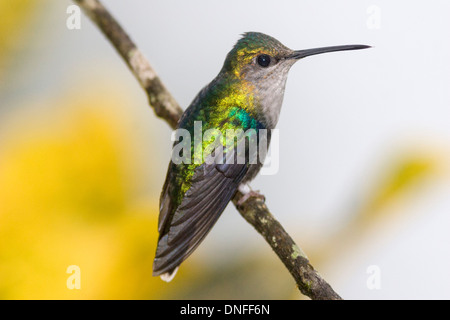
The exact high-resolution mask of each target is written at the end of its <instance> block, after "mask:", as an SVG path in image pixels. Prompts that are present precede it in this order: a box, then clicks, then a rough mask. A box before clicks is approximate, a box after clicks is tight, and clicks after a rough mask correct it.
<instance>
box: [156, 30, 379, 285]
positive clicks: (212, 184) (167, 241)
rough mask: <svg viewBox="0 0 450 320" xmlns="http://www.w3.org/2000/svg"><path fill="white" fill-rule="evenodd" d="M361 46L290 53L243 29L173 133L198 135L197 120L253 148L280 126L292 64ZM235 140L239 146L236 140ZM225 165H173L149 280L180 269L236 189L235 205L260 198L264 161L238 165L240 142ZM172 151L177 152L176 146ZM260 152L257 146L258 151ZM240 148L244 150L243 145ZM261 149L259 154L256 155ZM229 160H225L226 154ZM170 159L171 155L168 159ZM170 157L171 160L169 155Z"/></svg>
mask: <svg viewBox="0 0 450 320" xmlns="http://www.w3.org/2000/svg"><path fill="white" fill-rule="evenodd" d="M366 48H370V46H366V45H343V46H331V47H321V48H314V49H307V50H291V49H289V48H288V47H286V46H285V45H283V44H282V43H281V42H279V41H278V40H276V39H275V38H273V37H271V36H269V35H266V34H263V33H259V32H247V33H244V34H243V35H242V38H241V39H239V40H238V41H237V43H236V44H235V45H234V47H233V48H232V50H231V51H230V52H229V53H228V54H227V56H226V58H225V62H224V64H223V67H222V69H221V70H220V72H219V74H218V75H217V76H216V77H215V78H214V79H213V80H212V81H211V82H210V83H209V84H208V85H207V86H205V87H204V88H203V89H202V90H201V91H200V92H199V93H198V94H197V96H196V97H195V98H194V100H193V101H192V103H191V104H190V105H189V107H188V108H187V109H186V110H185V111H184V113H183V115H182V116H181V118H180V121H179V122H178V126H177V129H183V130H187V132H189V134H191V135H193V134H195V132H194V131H195V130H194V129H195V125H196V124H198V123H199V122H200V123H201V125H202V126H201V132H202V133H205V132H206V130H208V129H214V130H218V131H219V133H221V134H222V135H223V136H225V134H226V131H227V130H230V129H241V130H242V131H245V132H247V131H248V130H250V131H249V132H251V133H252V134H250V135H253V136H252V137H250V135H249V136H247V138H246V139H250V138H254V139H253V141H256V143H257V144H259V143H261V141H260V138H259V135H258V132H260V131H261V130H266V131H267V141H266V143H267V144H269V143H270V136H271V135H270V130H271V129H274V128H275V127H276V125H277V122H278V118H279V115H280V111H281V105H282V102H283V97H284V91H285V86H286V80H287V75H288V71H289V70H290V68H291V67H292V66H293V65H294V64H295V62H297V61H299V60H301V59H303V58H305V57H308V56H311V55H316V54H321V53H326V52H333V51H343V50H357V49H366ZM238 141H241V143H242V141H244V139H240V140H238ZM183 142H184V143H185V144H186V143H187V148H188V149H190V150H189V151H191V152H192V153H191V157H192V156H193V154H194V155H195V154H198V153H199V152H200V153H201V152H202V151H204V150H205V148H207V147H208V146H209V145H208V141H207V142H206V143H205V142H204V141H203V142H202V143H200V144H197V145H196V144H195V143H194V141H192V140H191V141H189V140H187V141H184V139H183V141H181V142H178V143H183ZM216 142H218V143H219V144H222V146H223V147H224V149H223V150H224V154H223V155H221V156H219V157H218V158H221V157H222V160H224V159H226V160H227V161H206V159H201V157H200V161H193V162H192V161H191V162H188V163H184V162H181V163H175V162H174V161H171V162H170V163H169V167H168V170H167V176H166V180H165V183H164V186H163V188H162V192H161V196H160V215H159V221H158V232H159V238H158V245H157V249H156V254H155V259H154V262H153V276H160V277H161V279H162V280H164V281H167V282H169V281H171V280H172V279H173V277H174V276H175V273H176V272H177V270H178V267H179V265H180V264H181V263H182V262H183V261H184V260H185V259H186V258H187V257H188V256H189V255H191V254H192V252H193V251H194V250H195V249H196V248H197V247H198V246H199V245H200V243H201V242H202V241H203V239H204V238H205V236H206V235H207V234H208V232H209V231H210V230H211V229H212V227H213V226H214V224H215V223H216V221H217V220H218V218H219V217H220V215H221V214H222V212H223V211H224V210H225V207H226V206H227V205H228V203H229V202H230V200H231V199H232V198H233V196H234V195H235V193H236V192H237V190H240V191H241V192H243V193H244V197H242V199H241V201H240V204H242V203H243V202H245V201H247V199H248V197H249V196H253V195H258V193H257V192H254V191H252V190H251V188H249V185H248V184H249V182H250V181H251V180H252V179H254V178H255V176H256V175H257V174H258V172H259V171H260V169H261V167H262V165H263V163H264V156H262V157H258V158H257V159H258V160H257V161H256V162H255V161H249V157H246V158H245V161H240V162H239V161H236V154H237V152H234V151H236V149H237V148H238V145H237V144H238V143H234V144H228V143H227V144H226V145H225V142H224V141H223V139H222V140H220V139H218V140H217V141H216ZM175 145H177V142H175V143H174V148H173V152H179V149H176V148H175ZM256 150H258V149H256ZM245 151H247V152H248V151H249V148H248V147H245ZM256 152H259V151H256ZM230 155H231V157H232V160H234V161H228V160H229V157H230ZM173 156H174V155H173ZM172 159H173V158H172Z"/></svg>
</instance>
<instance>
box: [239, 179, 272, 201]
mask: <svg viewBox="0 0 450 320" xmlns="http://www.w3.org/2000/svg"><path fill="white" fill-rule="evenodd" d="M238 190H239V191H240V192H242V193H243V194H244V195H243V196H242V198H240V199H239V201H238V203H237V205H238V206H241V205H243V204H244V203H245V202H246V201H247V200H248V199H250V198H257V199H261V200H262V201H263V202H265V201H266V197H265V196H264V195H262V194H261V193H259V190H252V189H251V188H250V186H249V185H248V184H241V185H240V186H239V188H238Z"/></svg>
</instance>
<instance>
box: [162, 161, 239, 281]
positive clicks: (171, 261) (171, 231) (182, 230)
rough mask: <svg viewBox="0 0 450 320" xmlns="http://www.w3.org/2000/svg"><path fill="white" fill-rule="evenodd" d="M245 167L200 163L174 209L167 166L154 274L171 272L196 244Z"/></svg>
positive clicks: (220, 209) (234, 187)
mask: <svg viewBox="0 0 450 320" xmlns="http://www.w3.org/2000/svg"><path fill="white" fill-rule="evenodd" d="M247 170H248V165H247V164H236V163H234V164H226V163H225V164H216V163H214V164H206V163H204V164H202V165H201V166H199V167H198V168H197V169H196V170H195V172H194V176H193V178H192V182H191V187H190V189H189V190H188V191H187V192H186V194H185V196H184V198H183V200H182V202H181V204H180V205H179V206H178V208H176V209H174V208H172V202H171V200H170V197H169V193H170V192H169V189H170V182H168V181H169V180H170V177H169V176H170V173H171V172H170V167H169V174H168V177H167V180H166V183H165V185H164V189H163V193H162V196H161V210H160V211H161V216H160V225H159V231H160V238H159V241H158V247H157V250H156V256H155V260H154V262H153V275H154V276H157V275H161V274H164V273H172V272H173V271H174V270H175V269H176V268H177V267H178V266H179V265H180V264H181V262H183V261H184V260H185V259H186V258H187V257H188V256H189V255H190V254H191V253H192V252H193V251H194V250H195V249H196V248H197V247H198V245H199V244H200V243H201V241H202V240H203V239H204V238H205V236H206V235H207V234H208V232H209V231H210V230H211V228H212V227H213V226H214V224H215V223H216V221H217V219H218V218H219V216H220V215H221V214H222V212H223V211H224V210H225V207H226V206H227V205H228V203H229V202H230V200H231V198H232V197H233V196H234V194H235V192H236V190H237V188H238V186H239V184H240V182H241V180H242V179H243V177H244V176H245V174H246V172H247ZM173 211H175V212H174V214H173V215H171V214H170V212H173Z"/></svg>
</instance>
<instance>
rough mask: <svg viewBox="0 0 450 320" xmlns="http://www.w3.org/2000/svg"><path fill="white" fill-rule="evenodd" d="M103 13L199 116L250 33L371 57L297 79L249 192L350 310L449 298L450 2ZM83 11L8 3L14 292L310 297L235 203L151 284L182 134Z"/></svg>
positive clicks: (111, 2)
mask: <svg viewBox="0 0 450 320" xmlns="http://www.w3.org/2000/svg"><path fill="white" fill-rule="evenodd" d="M103 3H104V5H105V6H106V7H107V8H108V9H109V10H110V11H111V13H112V14H113V15H114V16H115V17H116V19H117V20H118V21H119V22H120V23H121V24H122V26H123V27H124V28H125V30H126V31H127V32H128V33H129V34H130V36H131V37H132V38H133V40H134V41H135V42H136V44H137V45H138V47H139V48H140V49H141V50H142V51H143V52H144V54H145V55H146V57H147V58H148V59H149V61H150V63H151V64H152V66H153V67H154V68H155V70H156V71H157V72H158V74H159V76H160V77H161V79H162V80H163V82H164V83H165V84H166V86H167V88H168V89H169V90H170V91H171V92H172V94H173V95H174V96H175V98H176V99H177V101H178V102H179V103H180V104H181V106H183V108H186V107H187V106H188V105H189V103H190V102H191V100H192V99H193V98H194V96H195V95H196V94H197V92H198V91H199V90H200V89H201V88H202V87H203V86H204V85H206V84H207V83H208V82H209V81H211V80H212V79H213V78H214V76H215V75H216V74H217V73H218V72H219V70H220V68H221V66H222V63H223V60H224V58H225V55H226V53H227V52H228V51H229V50H230V49H231V47H232V46H233V44H234V43H235V42H236V41H237V39H238V38H239V37H240V34H242V33H243V32H246V31H260V32H264V33H267V34H270V35H272V36H274V37H276V38H277V39H279V40H280V41H281V42H283V43H284V44H285V45H287V46H288V47H290V48H292V49H306V48H313V47H319V46H329V45H341V44H353V43H361V44H368V45H372V46H373V47H374V48H372V49H370V50H364V51H353V52H340V53H333V54H326V55H320V56H314V57H310V58H307V59H305V60H302V61H301V62H299V63H297V65H295V66H294V67H293V68H292V70H291V72H290V75H289V79H288V83H287V87H286V95H285V99H284V105H283V110H282V113H281V117H280V122H279V124H278V128H279V130H280V168H279V171H278V173H277V174H275V175H267V176H260V177H258V178H257V179H256V180H255V181H254V182H253V183H252V188H253V189H255V190H260V191H261V193H263V194H264V195H265V196H266V199H267V204H268V206H269V208H270V210H271V211H272V213H273V214H274V215H275V216H276V217H277V218H278V219H279V221H280V222H281V223H282V224H283V225H284V226H285V228H286V229H287V231H288V232H289V233H290V234H291V236H292V237H293V238H294V239H295V241H296V242H297V243H298V244H299V246H300V247H302V249H303V250H304V251H305V252H306V253H307V255H308V257H309V258H310V260H311V262H312V264H313V265H314V266H315V268H316V269H317V270H318V271H319V273H321V274H322V276H323V277H324V278H325V279H326V280H327V281H328V282H329V283H330V284H331V285H332V286H333V288H334V289H335V290H336V291H337V292H338V293H339V294H340V295H341V296H342V297H343V298H346V299H449V298H450V294H449V290H448V288H449V285H450V273H449V272H448V270H450V254H449V250H448V244H449V243H450V232H448V229H449V226H450V170H449V169H450V168H449V166H450V165H449V164H450V90H449V87H450V61H449V59H448V57H449V56H450V43H449V41H448V30H450V21H449V19H448V14H447V13H448V12H449V11H450V3H449V2H448V1H445V0H440V1H439V0H436V1H433V2H430V1H427V2H426V1H423V0H422V1H417V0H416V1H411V0H409V1H406V0H401V1H400V0H399V1H387V0H385V1H361V0H344V1H339V2H336V1H331V0H314V1H313V0H306V1H287V0H280V1H277V2H276V3H275V2H273V1H261V0H259V1H253V0H249V1H237V0H229V1H226V2H225V1H206V0H192V1H181V0H177V1H175V0H169V1H144V0H133V1H119V0H105V1H104V2H103ZM72 4H73V3H72V2H71V1H50V0H41V1H33V0H0V298H1V299H202V298H203V299H304V297H303V296H302V295H301V294H300V293H299V292H298V290H297V288H296V285H295V283H294V281H293V280H292V278H291V277H290V275H289V273H288V272H287V271H286V269H285V268H284V266H283V265H282V263H281V262H280V261H279V260H278V258H277V257H276V255H275V254H274V253H273V252H272V251H271V249H270V247H269V246H268V245H267V244H266V243H265V242H264V240H263V239H262V237H261V236H260V235H258V234H257V233H256V232H255V231H254V230H253V228H252V227H251V226H250V225H249V224H247V223H246V222H245V221H244V219H243V218H242V217H241V216H240V215H239V213H238V212H237V211H236V209H235V208H234V207H233V206H232V205H229V206H228V208H227V209H226V211H225V212H224V214H223V215H222V217H221V218H220V219H219V221H218V223H217V225H216V226H215V227H214V229H213V230H212V231H211V233H210V234H209V235H208V237H207V238H206V240H205V241H204V242H203V243H202V245H201V246H200V247H199V248H198V250H197V251H196V252H195V253H194V254H193V255H192V256H191V257H190V258H189V259H188V260H187V261H186V262H185V263H183V265H182V267H181V268H180V270H179V272H178V274H177V276H176V277H175V279H174V280H173V281H172V282H171V283H169V284H166V283H164V282H162V281H161V280H160V279H159V278H153V277H152V275H151V270H152V260H153V257H154V252H155V246H156V241H157V227H156V223H157V216H158V199H159V193H160V190H161V187H162V184H163V182H164V178H165V174H166V168H167V164H168V161H169V159H170V149H171V144H172V142H171V141H170V135H171V130H170V128H169V126H168V125H167V124H166V123H165V122H163V121H161V120H159V119H157V118H156V117H155V115H154V112H153V111H152V110H151V109H150V108H149V106H148V104H147V99H146V97H145V94H144V92H143V91H142V90H141V88H140V87H139V85H138V83H137V82H136V80H135V79H134V78H133V76H132V75H131V73H130V72H129V70H128V69H127V67H126V65H125V64H124V63H123V61H122V60H121V59H120V57H119V56H118V55H117V54H116V52H115V51H114V49H113V48H112V47H111V45H110V44H109V43H108V42H107V41H106V39H105V38H104V37H103V35H102V34H100V32H99V30H98V29H97V28H96V27H95V26H94V25H92V23H91V22H90V20H89V19H88V18H87V17H86V16H85V15H84V14H82V15H81V20H80V29H69V28H68V27H67V24H66V23H67V19H68V18H69V17H70V16H71V14H68V13H67V12H66V10H67V8H68V6H70V5H72ZM71 265H76V266H78V267H79V270H80V277H79V278H78V279H79V284H80V286H81V287H80V289H69V288H68V284H67V282H68V279H69V277H71V273H70V271H69V273H67V272H66V271H67V269H68V267H69V266H71ZM69 280H70V279H69ZM69 287H70V286H69Z"/></svg>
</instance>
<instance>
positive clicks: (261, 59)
mask: <svg viewBox="0 0 450 320" xmlns="http://www.w3.org/2000/svg"><path fill="white" fill-rule="evenodd" d="M270 60H271V58H270V56H269V55H268V54H260V55H259V56H258V57H257V58H256V62H257V63H258V64H259V65H260V66H261V67H263V68H267V67H268V66H269V65H270Z"/></svg>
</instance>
